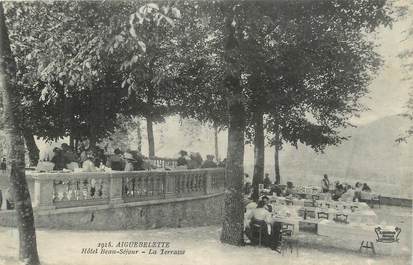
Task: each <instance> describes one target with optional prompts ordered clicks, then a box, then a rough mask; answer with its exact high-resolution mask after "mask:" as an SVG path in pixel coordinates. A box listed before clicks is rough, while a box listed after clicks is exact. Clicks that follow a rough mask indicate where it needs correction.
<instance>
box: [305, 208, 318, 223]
mask: <svg viewBox="0 0 413 265" xmlns="http://www.w3.org/2000/svg"><path fill="white" fill-rule="evenodd" d="M307 218H312V219H315V210H307V209H305V210H304V220H306V219H307Z"/></svg>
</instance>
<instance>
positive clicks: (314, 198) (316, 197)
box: [311, 195, 320, 201]
mask: <svg viewBox="0 0 413 265" xmlns="http://www.w3.org/2000/svg"><path fill="white" fill-rule="evenodd" d="M311 198H312V199H313V201H318V200H319V199H320V196H319V195H312V196H311Z"/></svg>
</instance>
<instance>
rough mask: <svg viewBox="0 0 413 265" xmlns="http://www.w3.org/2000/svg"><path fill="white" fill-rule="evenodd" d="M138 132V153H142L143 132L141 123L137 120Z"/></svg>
mask: <svg viewBox="0 0 413 265" xmlns="http://www.w3.org/2000/svg"><path fill="white" fill-rule="evenodd" d="M136 131H137V134H138V151H139V153H142V131H141V121H140V120H137V122H136Z"/></svg>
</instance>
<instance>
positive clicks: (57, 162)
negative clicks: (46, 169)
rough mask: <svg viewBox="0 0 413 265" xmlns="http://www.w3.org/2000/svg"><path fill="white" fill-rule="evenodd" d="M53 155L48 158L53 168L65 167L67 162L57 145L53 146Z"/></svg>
mask: <svg viewBox="0 0 413 265" xmlns="http://www.w3.org/2000/svg"><path fill="white" fill-rule="evenodd" d="M53 154H54V155H53V157H52V159H51V160H50V161H51V162H52V163H54V167H53V170H62V169H64V168H67V167H66V165H67V164H68V163H69V162H68V161H67V160H66V157H65V156H64V155H63V154H62V150H61V149H60V148H59V147H55V148H54V149H53Z"/></svg>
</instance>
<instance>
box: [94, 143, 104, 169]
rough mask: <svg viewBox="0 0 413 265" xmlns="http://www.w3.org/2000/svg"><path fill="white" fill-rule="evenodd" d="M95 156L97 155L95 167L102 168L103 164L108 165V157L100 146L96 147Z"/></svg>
mask: <svg viewBox="0 0 413 265" xmlns="http://www.w3.org/2000/svg"><path fill="white" fill-rule="evenodd" d="M95 154H96V155H95V160H94V164H95V167H100V165H101V164H102V165H106V163H107V158H106V155H105V150H103V149H102V148H100V147H99V146H96V151H95Z"/></svg>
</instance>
